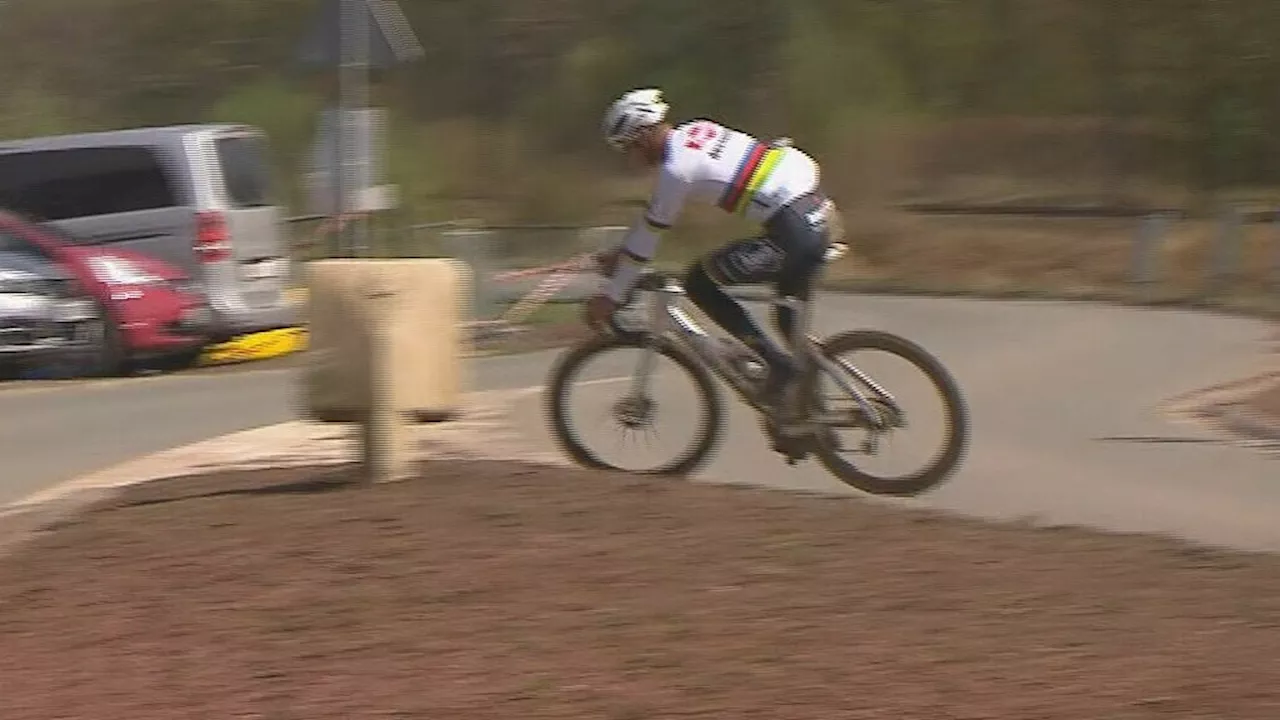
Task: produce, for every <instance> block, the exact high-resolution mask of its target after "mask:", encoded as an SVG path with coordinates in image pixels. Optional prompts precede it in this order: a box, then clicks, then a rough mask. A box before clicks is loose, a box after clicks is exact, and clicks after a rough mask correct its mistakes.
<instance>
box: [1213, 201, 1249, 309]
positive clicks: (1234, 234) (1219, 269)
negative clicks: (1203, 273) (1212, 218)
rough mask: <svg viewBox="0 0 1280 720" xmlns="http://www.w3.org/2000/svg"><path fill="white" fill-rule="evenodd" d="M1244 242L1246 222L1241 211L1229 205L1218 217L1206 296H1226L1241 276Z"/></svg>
mask: <svg viewBox="0 0 1280 720" xmlns="http://www.w3.org/2000/svg"><path fill="white" fill-rule="evenodd" d="M1243 242H1244V222H1243V218H1242V217H1241V215H1240V210H1239V209H1237V208H1236V207H1235V206H1232V205H1228V206H1227V207H1224V208H1223V209H1222V212H1221V214H1220V215H1219V216H1218V225H1217V232H1215V233H1214V236H1213V247H1212V256H1211V259H1210V262H1211V263H1212V264H1211V265H1210V267H1209V273H1208V274H1209V276H1208V278H1206V282H1205V294H1206V295H1208V296H1210V297H1217V296H1221V295H1226V294H1228V293H1230V292H1231V289H1232V285H1233V284H1234V283H1235V281H1236V279H1237V278H1238V277H1239V274H1240V258H1241V250H1242V246H1243Z"/></svg>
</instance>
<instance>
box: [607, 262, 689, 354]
mask: <svg viewBox="0 0 1280 720" xmlns="http://www.w3.org/2000/svg"><path fill="white" fill-rule="evenodd" d="M676 280H677V276H676V275H673V274H671V273H667V272H663V271H661V270H654V269H653V268H645V269H644V270H643V271H641V273H640V278H639V279H638V280H636V282H635V283H633V284H632V285H631V289H630V290H628V291H627V294H626V295H625V296H624V297H623V298H622V300H620V301H619V302H618V306H617V308H615V309H614V311H613V313H612V314H610V315H609V320H608V325H609V330H610V331H612V332H613V334H614V335H617V336H618V337H623V338H632V339H635V338H637V337H638V336H639V335H641V334H642V333H640V332H636V331H634V330H626V329H624V328H622V327H621V326H620V325H618V311H620V310H622V309H623V308H626V307H629V306H630V305H631V304H633V303H634V302H635V301H636V296H637V295H638V294H639V293H641V292H646V291H647V292H652V291H654V290H661V289H662V288H663V287H666V285H667V284H668V283H670V282H673V281H676Z"/></svg>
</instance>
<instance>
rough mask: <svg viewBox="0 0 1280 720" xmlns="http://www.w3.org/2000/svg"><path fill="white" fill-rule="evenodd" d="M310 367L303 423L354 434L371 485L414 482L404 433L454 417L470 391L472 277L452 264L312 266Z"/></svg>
mask: <svg viewBox="0 0 1280 720" xmlns="http://www.w3.org/2000/svg"><path fill="white" fill-rule="evenodd" d="M306 271H307V289H308V292H309V295H310V297H311V303H312V325H311V357H312V360H311V362H310V364H309V366H308V368H307V374H306V376H305V380H304V388H303V391H304V401H303V405H304V406H305V408H306V413H305V414H306V416H307V417H308V418H309V419H312V420H315V421H318V422H336V423H357V424H359V425H360V432H359V439H360V459H361V463H360V464H361V468H362V475H363V477H364V479H365V480H366V481H369V482H393V481H396V480H403V479H406V478H408V477H410V476H412V474H413V471H414V463H415V461H417V460H420V459H422V458H421V455H420V451H419V449H418V448H416V447H414V446H413V443H412V433H410V432H409V428H408V426H409V425H410V424H412V423H415V422H441V421H446V420H448V419H450V418H451V417H453V416H455V415H456V414H457V413H458V412H459V410H460V409H461V408H460V404H461V402H462V397H463V395H464V393H465V391H466V390H467V389H468V386H469V384H470V383H469V378H468V377H467V372H466V371H467V366H466V365H465V362H466V358H465V356H466V355H467V351H468V345H469V343H470V339H469V336H468V333H467V332H466V328H465V327H464V326H463V323H462V319H463V318H464V317H466V316H467V315H469V309H468V307H467V305H468V304H469V302H470V296H471V285H472V281H471V270H470V268H469V267H468V266H467V265H466V264H465V263H462V262H460V261H458V260H454V259H451V258H427V259H403V260H399V259H389V260H382V259H345V258H342V259H329V260H317V261H315V262H312V263H309V264H308V265H307V268H306Z"/></svg>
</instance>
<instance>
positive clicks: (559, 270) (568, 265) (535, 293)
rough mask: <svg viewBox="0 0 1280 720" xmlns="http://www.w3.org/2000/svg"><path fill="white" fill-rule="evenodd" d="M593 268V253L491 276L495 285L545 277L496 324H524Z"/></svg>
mask: <svg viewBox="0 0 1280 720" xmlns="http://www.w3.org/2000/svg"><path fill="white" fill-rule="evenodd" d="M596 269H597V265H596V256H595V253H585V254H583V255H578V256H577V257H573V258H570V259H569V260H566V261H564V262H560V263H553V264H551V265H543V266H541V267H535V268H528V269H525V270H511V271H508V272H504V273H498V274H497V275H494V276H493V279H494V280H495V281H497V282H508V281H511V280H517V279H520V278H526V277H533V276H537V275H547V276H548V277H547V278H545V279H544V280H542V282H540V283H538V284H537V286H535V287H534V288H533V290H531V291H530V292H529V293H528V294H527V295H525V296H524V297H522V298H520V300H519V301H518V302H516V303H515V304H514V305H512V306H511V307H510V308H509V309H508V310H507V311H506V312H505V313H503V314H502V317H501V318H499V322H503V323H506V324H508V325H516V324H519V323H520V322H523V321H524V320H525V319H526V318H528V317H529V316H530V315H532V314H533V313H534V311H536V310H537V309H538V308H539V307H540V306H542V305H544V304H546V303H547V301H549V300H550V299H551V298H553V297H555V296H556V295H557V294H559V292H560V291H561V290H563V289H565V288H566V287H568V285H569V284H570V283H572V282H573V279H574V276H575V275H578V274H580V273H582V272H583V271H594V270H596Z"/></svg>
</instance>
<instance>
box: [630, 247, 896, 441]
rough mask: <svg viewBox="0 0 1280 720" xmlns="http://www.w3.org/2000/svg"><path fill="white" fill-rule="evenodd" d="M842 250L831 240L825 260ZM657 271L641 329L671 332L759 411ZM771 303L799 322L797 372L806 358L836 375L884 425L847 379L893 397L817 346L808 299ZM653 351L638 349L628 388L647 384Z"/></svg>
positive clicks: (640, 390)
mask: <svg viewBox="0 0 1280 720" xmlns="http://www.w3.org/2000/svg"><path fill="white" fill-rule="evenodd" d="M845 252H846V248H845V246H844V245H843V243H836V244H833V245H832V246H831V248H829V249H828V250H827V253H826V257H825V261H826V262H830V261H832V260H835V259H838V258H839V257H841V256H843V255H844V253H845ZM656 275H657V276H658V277H659V278H660V281H661V283H660V285H658V286H657V287H655V288H651V289H652V290H653V292H654V294H655V295H656V297H657V301H656V302H655V303H654V307H653V309H652V312H651V314H650V318H649V322H648V327H647V328H646V330H645V331H644V332H645V333H647V334H649V335H652V336H664V335H668V334H670V335H673V336H674V337H676V338H677V339H678V341H679V342H680V343H681V344H682V345H683V346H684V347H686V348H688V349H689V350H690V351H691V352H692V353H693V354H694V356H696V357H697V358H698V359H699V360H700V361H701V362H702V363H703V364H704V365H705V366H707V367H708V368H709V369H710V370H711V371H712V372H714V373H715V374H716V375H717V376H719V377H720V378H721V379H722V380H724V381H725V382H726V383H728V385H729V386H730V387H732V388H733V390H734V392H736V393H737V394H738V396H739V397H740V398H741V399H742V400H743V401H744V402H746V403H747V404H748V405H750V406H751V407H753V408H755V409H756V410H757V411H763V410H764V408H763V407H762V406H761V404H760V401H759V399H758V397H757V393H756V389H755V388H753V387H752V384H751V381H750V380H749V379H748V378H746V377H743V376H742V375H741V374H740V373H738V372H737V370H736V369H734V368H733V366H732V365H731V364H730V363H729V362H727V359H726V358H725V357H723V356H722V355H721V354H720V353H717V352H713V351H711V350H710V349H709V348H708V344H709V343H708V342H707V341H708V340H711V339H715V338H718V337H719V336H717V335H713V334H711V333H709V332H707V330H706V329H704V328H703V327H702V326H701V325H700V324H699V323H698V321H697V320H695V319H693V317H692V316H690V315H689V313H687V312H685V310H684V308H683V307H681V306H680V298H681V297H683V296H684V295H685V294H686V291H685V289H684V286H683V285H681V284H680V283H679V282H677V281H676V280H675V279H674V278H672V277H670V276H667V275H665V274H661V273H657V274H656ZM771 304H772V305H774V306H775V307H779V308H790V309H791V310H792V311H793V312H794V313H795V317H796V318H797V322H796V323H794V325H793V327H792V335H793V336H792V337H790V338H788V341H789V343H790V345H791V349H792V352H793V353H794V354H795V358H796V360H797V361H798V363H799V364H800V371H801V376H802V377H803V376H804V373H805V372H806V371H807V370H808V368H809V365H810V364H813V365H815V366H816V367H817V369H818V370H819V371H820V372H821V373H823V374H826V375H828V376H830V377H831V378H832V379H833V380H835V382H836V384H837V385H839V386H840V389H841V390H844V391H845V392H846V393H848V394H849V396H851V397H852V398H853V399H854V401H855V402H857V404H858V407H859V409H860V410H861V411H862V413H863V415H864V416H865V417H866V418H867V419H868V420H869V421H871V422H872V423H874V424H875V425H876V426H878V427H879V426H883V425H884V418H883V417H882V412H881V411H880V410H879V409H878V408H877V407H876V406H875V405H874V404H873V403H872V402H871V401H870V399H869V398H868V396H867V395H866V393H864V392H862V390H860V389H859V388H858V387H857V385H856V384H855V383H852V382H850V381H849V376H852V377H853V378H856V379H857V381H858V382H859V383H862V384H863V385H865V386H866V387H867V388H869V389H871V390H872V392H874V393H875V396H876V397H877V398H878V399H879V400H881V401H883V402H886V403H888V404H889V405H890V406H891V407H893V408H895V409H896V408H897V402H896V401H895V400H894V398H893V396H892V395H890V394H889V392H888V391H887V390H885V389H884V388H883V387H882V386H880V385H879V384H878V383H876V382H875V381H874V380H872V379H871V377H870V376H868V375H867V374H866V373H865V372H863V371H862V370H860V369H859V368H857V367H856V366H854V365H853V363H850V362H848V361H847V360H844V359H842V358H841V359H837V360H831V359H829V358H827V357H826V356H825V355H824V354H823V353H822V351H821V350H820V347H821V341H820V340H819V339H818V338H817V337H815V336H814V335H813V334H811V333H810V331H809V330H810V322H811V319H812V314H813V306H812V303H811V302H809V301H805V300H801V299H799V298H796V297H791V296H787V297H781V298H774V299H772V300H771ZM655 355H656V352H654V351H653V350H652V349H650V350H648V351H646V352H644V353H643V354H642V355H641V357H640V360H639V362H638V363H637V367H636V373H635V375H634V376H633V378H632V392H633V393H635V394H636V395H637V396H643V395H644V394H646V392H647V390H648V389H649V388H648V385H649V377H650V375H651V374H652V372H653V364H654V360H655ZM802 412H803V413H804V417H801V418H800V420H801V421H802V422H805V421H808V422H812V420H811V419H810V418H808V417H807V415H808V413H807V409H806V410H804V411H802ZM817 424H819V425H823V426H838V425H844V424H847V423H842V422H839V421H831V422H819V423H817Z"/></svg>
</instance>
